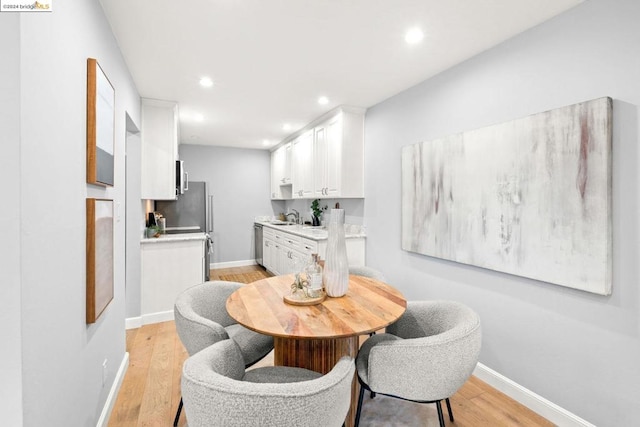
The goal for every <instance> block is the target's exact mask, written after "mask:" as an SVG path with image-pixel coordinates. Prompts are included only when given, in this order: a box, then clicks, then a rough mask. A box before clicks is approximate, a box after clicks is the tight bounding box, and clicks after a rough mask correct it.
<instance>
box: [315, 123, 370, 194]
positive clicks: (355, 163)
mask: <svg viewBox="0 0 640 427" xmlns="http://www.w3.org/2000/svg"><path fill="white" fill-rule="evenodd" d="M314 135H315V141H314V153H313V158H314V160H313V164H314V184H313V197H314V198H336V197H364V117H363V115H362V114H359V113H353V112H348V111H341V112H340V113H338V114H336V115H335V116H333V117H331V118H330V119H329V120H327V121H325V122H323V123H320V124H319V125H317V126H316V127H315V129H314Z"/></svg>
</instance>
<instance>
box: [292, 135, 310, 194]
mask: <svg viewBox="0 0 640 427" xmlns="http://www.w3.org/2000/svg"><path fill="white" fill-rule="evenodd" d="M313 147H314V131H313V129H311V130H308V131H307V132H305V133H303V134H302V135H300V136H299V137H298V138H297V139H296V140H295V141H293V144H292V170H293V179H292V196H293V198H294V199H309V198H311V197H312V196H313V167H314V162H313V150H314V148H313Z"/></svg>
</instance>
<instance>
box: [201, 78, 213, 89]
mask: <svg viewBox="0 0 640 427" xmlns="http://www.w3.org/2000/svg"><path fill="white" fill-rule="evenodd" d="M200 86H202V87H211V86H213V80H211V79H210V78H209V77H203V78H201V79H200Z"/></svg>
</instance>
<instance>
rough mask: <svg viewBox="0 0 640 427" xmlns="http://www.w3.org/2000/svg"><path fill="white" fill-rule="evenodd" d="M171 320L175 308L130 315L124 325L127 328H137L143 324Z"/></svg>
mask: <svg viewBox="0 0 640 427" xmlns="http://www.w3.org/2000/svg"><path fill="white" fill-rule="evenodd" d="M169 320H173V310H168V311H159V312H157V313H148V314H143V315H142V316H140V317H129V318H127V319H125V321H124V325H125V328H127V329H137V328H139V327H141V326H143V325H150V324H152V323H160V322H168V321H169Z"/></svg>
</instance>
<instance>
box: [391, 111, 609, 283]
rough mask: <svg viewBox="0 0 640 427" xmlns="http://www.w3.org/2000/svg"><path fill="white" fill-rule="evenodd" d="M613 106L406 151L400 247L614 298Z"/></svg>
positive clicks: (549, 115) (554, 114)
mask: <svg viewBox="0 0 640 427" xmlns="http://www.w3.org/2000/svg"><path fill="white" fill-rule="evenodd" d="M612 105H613V104H612V100H611V98H599V99H595V100H591V101H587V102H582V103H579V104H575V105H570V106H566V107H562V108H557V109H554V110H551V111H546V112H543V113H538V114H533V115H531V116H528V117H524V118H521V119H517V120H512V121H509V122H506V123H500V124H497V125H493V126H488V127H485V128H481V129H476V130H472V131H467V132H462V133H459V134H455V135H450V136H447V137H443V138H439V139H435V140H432V141H427V142H422V143H419V144H414V145H410V146H406V147H403V149H402V248H403V249H404V250H407V251H411V252H417V253H420V254H424V255H429V256H433V257H437V258H443V259H447V260H451V261H456V262H460V263H464V264H470V265H475V266H479V267H483V268H488V269H492V270H496V271H502V272H506V273H510V274H515V275H518V276H523V277H529V278H532V279H536V280H541V281H545V282H548V283H554V284H557V285H562V286H567V287H570V288H575V289H580V290H583V291H588V292H593V293H596V294H602V295H608V294H610V293H611V282H612V266H611V264H612V256H611V253H612V242H611V240H612V237H611V235H612V234H611V148H612V147H611V145H612Z"/></svg>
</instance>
